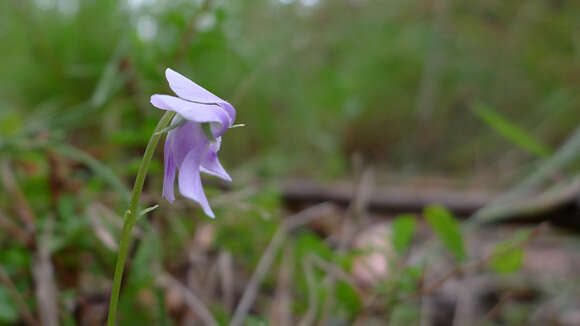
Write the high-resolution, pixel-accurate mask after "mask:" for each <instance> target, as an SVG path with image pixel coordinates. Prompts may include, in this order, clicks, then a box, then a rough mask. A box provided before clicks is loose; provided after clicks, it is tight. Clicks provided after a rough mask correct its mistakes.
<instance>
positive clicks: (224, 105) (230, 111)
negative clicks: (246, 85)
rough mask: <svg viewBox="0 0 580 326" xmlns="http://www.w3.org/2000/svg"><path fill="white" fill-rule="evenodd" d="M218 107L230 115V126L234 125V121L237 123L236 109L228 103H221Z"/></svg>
mask: <svg viewBox="0 0 580 326" xmlns="http://www.w3.org/2000/svg"><path fill="white" fill-rule="evenodd" d="M218 105H219V106H220V107H221V108H222V109H224V110H225V111H226V112H227V113H228V116H229V117H230V126H231V125H233V124H234V121H236V109H235V108H234V107H233V105H231V104H230V103H228V102H220V103H218Z"/></svg>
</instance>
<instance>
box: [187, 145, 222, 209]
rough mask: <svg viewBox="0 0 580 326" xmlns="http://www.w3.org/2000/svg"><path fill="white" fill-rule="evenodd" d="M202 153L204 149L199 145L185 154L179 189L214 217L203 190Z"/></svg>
mask: <svg viewBox="0 0 580 326" xmlns="http://www.w3.org/2000/svg"><path fill="white" fill-rule="evenodd" d="M202 154H203V149H201V150H200V148H199V147H196V148H194V149H192V150H191V151H190V152H189V153H188V154H187V155H186V156H185V159H184V160H183V163H182V164H181V168H180V169H179V178H178V183H179V191H180V192H181V194H182V195H183V196H185V197H187V198H189V199H191V200H194V201H196V202H197V203H198V204H199V205H200V206H201V208H202V209H203V212H204V213H205V214H206V215H207V216H209V217H211V218H213V217H215V215H214V213H213V211H212V209H211V207H210V206H209V203H208V201H207V198H206V196H205V193H204V191H203V186H202V184H201V176H200V174H199V173H200V163H201V155H202Z"/></svg>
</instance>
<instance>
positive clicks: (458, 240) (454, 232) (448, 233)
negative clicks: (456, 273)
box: [423, 205, 466, 262]
mask: <svg viewBox="0 0 580 326" xmlns="http://www.w3.org/2000/svg"><path fill="white" fill-rule="evenodd" d="M423 214H424V215H425V218H426V219H427V222H428V223H429V225H430V226H431V228H433V230H435V233H437V236H438V237H439V239H441V242H443V244H444V245H445V247H446V248H447V250H449V251H450V252H451V253H452V254H453V255H454V256H455V258H456V259H457V260H458V261H459V262H461V261H463V260H464V259H465V257H466V253H465V247H464V245H463V237H462V235H461V231H460V229H459V225H458V224H457V221H456V220H455V218H454V217H453V215H452V214H451V212H449V210H447V209H446V208H445V207H443V206H439V205H431V206H428V207H427V208H425V211H424V212H423Z"/></svg>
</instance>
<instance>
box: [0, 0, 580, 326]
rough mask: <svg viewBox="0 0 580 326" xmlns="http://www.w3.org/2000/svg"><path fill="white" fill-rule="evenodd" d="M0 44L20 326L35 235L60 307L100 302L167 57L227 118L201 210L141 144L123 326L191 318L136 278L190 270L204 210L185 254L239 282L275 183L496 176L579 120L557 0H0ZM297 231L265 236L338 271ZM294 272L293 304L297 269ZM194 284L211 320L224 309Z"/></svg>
mask: <svg viewBox="0 0 580 326" xmlns="http://www.w3.org/2000/svg"><path fill="white" fill-rule="evenodd" d="M0 44H1V45H0V49H1V51H0V72H1V73H0V163H1V164H2V175H3V180H4V181H3V183H2V186H1V187H0V189H1V192H0V217H2V218H1V220H2V225H3V227H2V229H3V230H0V231H1V232H2V234H3V235H2V239H1V240H2V241H1V251H0V264H1V265H2V270H3V271H1V272H2V273H0V274H2V275H4V276H3V277H2V278H3V279H4V280H5V281H6V280H9V281H10V280H11V281H10V282H5V281H2V284H3V287H1V288H0V323H5V324H7V325H11V324H26V325H27V324H30V323H29V322H28V321H27V319H26V318H24V319H23V318H22V316H23V315H25V314H26V310H27V309H25V308H23V307H28V309H29V310H30V311H31V314H32V318H33V319H37V318H40V319H41V320H42V318H43V316H45V314H43V313H39V315H37V313H36V311H37V309H39V303H38V301H37V300H36V299H35V289H36V290H37V288H36V287H35V284H36V283H37V280H36V281H35V277H34V273H32V272H31V270H35V266H38V264H39V261H38V260H39V258H38V257H37V255H40V254H39V253H37V251H36V248H38V247H43V246H44V245H46V246H48V248H50V250H49V251H50V253H49V254H50V255H51V257H52V258H51V261H52V263H53V264H54V266H53V267H54V271H55V275H56V276H55V278H56V281H55V283H56V284H57V286H56V287H57V288H58V290H59V291H58V293H59V294H58V300H57V302H58V307H59V308H60V311H61V312H60V313H59V314H58V316H59V317H58V318H59V320H60V323H61V324H67V325H75V324H79V325H93V324H91V323H90V322H89V321H86V318H88V317H86V316H93V315H97V316H102V315H103V314H104V311H103V310H102V307H103V303H106V295H107V288H108V286H110V283H108V282H110V278H111V277H112V270H113V269H112V266H113V263H114V246H115V243H116V242H115V241H116V240H115V239H116V236H117V235H118V234H119V229H118V228H119V226H118V222H119V221H118V217H117V215H119V214H120V213H121V212H123V211H124V209H125V207H126V200H125V199H126V196H127V193H128V191H129V190H128V189H129V187H130V185H131V184H132V182H133V179H134V177H135V173H136V169H137V167H138V164H139V160H140V158H141V155H142V153H143V150H144V147H145V145H146V144H147V141H148V139H149V137H150V135H151V132H152V130H153V128H154V127H155V124H156V123H157V121H158V119H159V117H160V115H161V114H160V111H159V110H157V109H155V108H153V107H152V106H151V105H150V104H149V96H150V95H152V94H154V93H169V89H168V87H167V83H166V81H165V78H164V73H163V72H164V70H165V68H166V67H171V68H172V69H174V70H176V71H178V72H180V73H182V74H184V75H185V76H188V77H189V78H191V79H192V80H194V81H195V82H197V83H199V84H200V85H203V86H204V87H205V88H207V89H209V90H211V91H212V92H214V93H215V94H217V95H218V96H220V97H222V98H224V99H227V100H228V101H230V102H231V103H232V104H233V105H234V106H235V107H236V109H237V110H238V116H237V121H236V122H237V123H244V124H245V125H246V126H245V127H244V128H237V129H232V130H230V131H228V133H227V134H226V135H225V136H224V137H223V146H222V149H221V152H220V159H221V161H222V164H223V165H224V166H225V167H226V169H228V170H229V171H230V172H231V174H232V176H233V178H234V183H233V185H232V188H231V189H229V191H228V192H225V193H224V192H223V191H222V190H220V189H223V185H221V184H220V183H217V182H216V181H215V180H213V179H207V180H205V182H206V184H207V185H208V187H207V189H206V190H207V192H208V196H209V198H210V203H212V205H213V206H215V208H216V211H217V215H218V217H217V219H216V220H215V221H208V220H207V219H206V218H205V217H204V216H203V215H202V214H200V211H199V210H198V208H197V207H196V206H195V205H193V204H191V203H189V202H186V200H185V199H183V198H180V199H178V203H177V204H176V205H174V206H172V207H170V206H169V205H168V204H167V203H165V202H164V201H162V200H161V198H160V197H161V196H160V195H161V183H162V168H163V167H162V157H161V155H158V156H157V158H156V159H155V160H154V162H153V164H152V167H151V173H150V175H149V178H148V183H147V185H146V191H145V194H144V198H143V200H142V203H143V205H144V206H145V205H148V204H151V205H153V204H159V205H161V207H160V208H158V209H157V210H156V211H154V212H153V213H152V215H151V216H150V218H149V219H148V222H149V223H147V221H145V222H143V223H142V225H141V232H142V234H141V236H140V237H141V240H140V241H139V242H138V245H136V246H135V252H134V259H133V263H132V264H133V268H131V269H130V272H129V273H130V276H129V277H128V281H127V282H128V284H127V286H126V288H125V289H124V291H125V292H123V295H122V298H123V299H122V302H123V304H124V306H123V307H121V313H120V314H121V316H122V318H123V319H122V322H121V324H123V325H143V324H160V325H161V324H165V325H173V324H175V325H181V324H184V325H185V324H187V323H186V321H183V320H184V319H186V318H189V317H187V316H186V317H179V318H181V319H179V318H177V317H175V316H176V315H178V314H177V313H176V312H175V311H171V309H170V308H167V309H169V311H166V310H167V309H166V308H165V307H167V306H170V304H169V303H167V300H169V299H168V296H170V295H169V294H167V293H165V292H163V291H162V290H160V289H159V287H158V286H157V285H156V284H157V283H156V282H155V275H156V273H157V272H158V269H160V268H161V269H167V270H169V271H171V272H172V273H173V274H176V275H179V276H180V277H185V276H184V275H183V274H184V273H185V272H184V270H185V267H184V266H185V265H188V264H189V265H188V266H190V265H192V264H193V266H198V267H197V268H198V269H199V268H200V267H199V266H204V265H203V264H201V265H199V264H200V263H199V261H194V262H192V261H191V257H189V256H191V255H192V254H191V251H192V250H193V249H191V245H192V243H195V244H197V245H199V241H202V240H199V239H198V238H199V237H202V239H203V234H202V233H200V232H202V231H203V230H205V229H204V227H209V226H207V225H212V226H211V227H210V228H211V231H207V232H210V235H207V236H208V237H210V238H211V239H212V241H211V243H212V244H211V245H209V244H208V245H206V246H207V247H204V249H203V250H202V249H199V250H200V252H202V251H203V255H202V256H203V257H205V259H209V260H210V261H213V260H212V259H214V260H216V259H217V257H222V255H221V254H220V253H224V252H225V253H227V255H228V257H230V256H229V255H233V257H234V262H235V264H236V266H238V267H240V269H241V270H243V271H244V272H241V274H242V275H241V276H239V277H238V275H237V274H236V279H240V280H247V278H248V277H249V275H250V273H251V271H252V269H253V267H254V266H255V264H256V263H257V261H258V259H259V258H260V255H261V253H262V251H263V249H264V248H265V246H266V245H267V243H268V242H269V239H270V237H271V236H272V234H273V232H274V231H275V229H276V227H277V225H279V222H280V218H281V216H283V215H284V214H285V213H284V212H286V211H288V207H286V206H285V205H284V200H283V199H284V198H283V193H281V191H280V188H279V185H280V183H282V182H283V181H284V180H287V179H289V178H298V177H299V178H306V179H309V180H315V181H317V182H334V181H342V180H351V179H352V175H353V174H356V170H357V167H356V164H357V163H356V162H359V161H360V162H363V163H362V164H363V166H365V167H372V168H373V169H374V171H375V177H376V180H378V183H379V184H381V182H383V183H384V182H386V181H385V180H391V179H392V177H393V176H396V178H397V179H398V180H399V182H401V180H403V181H404V180H406V179H407V178H417V177H421V176H437V177H444V178H448V179H452V180H454V182H456V181H457V180H459V181H460V182H462V183H467V184H477V185H478V187H483V188H487V187H489V188H493V189H500V190H504V189H507V187H508V186H509V185H511V184H513V183H514V182H515V181H517V180H519V179H521V178H522V177H523V176H525V175H527V174H528V173H530V172H533V171H534V170H535V169H536V167H537V166H536V165H535V164H534V162H536V160H537V159H541V158H549V157H550V156H551V155H552V153H554V152H555V151H556V150H557V149H558V147H559V146H560V145H561V144H562V143H564V142H565V141H566V140H567V139H568V137H569V136H570V135H571V134H572V133H573V131H574V129H575V128H576V127H577V126H578V124H579V122H580V115H579V114H580V101H579V98H578V97H579V94H580V2H578V1H574V0H526V1H523V0H522V1H520V0H513V1H500V0H485V1H483V0H482V1H459V0H413V1H402V0H255V1H223V0H207V1H204V0H198V1H178V0H175V1H171V0H127V1H112V0H34V1H32V0H2V1H0ZM158 154H160V152H158ZM353 158H354V159H353ZM576 161H577V160H576ZM575 167H576V168H577V162H576V165H574V164H572V170H573V171H576V170H577V169H574V168H575ZM353 171H354V172H353ZM148 206H150V205H148ZM95 216H97V217H99V216H100V217H102V216H109V218H108V219H107V218H102V219H101V218H100V217H99V218H97V217H95ZM27 217H28V218H29V219H27ZM145 220H146V219H145ZM27 221H28V222H27ZM7 223H8V224H11V223H12V224H14V225H13V226H14V228H12V227H11V226H7V225H8V224H7ZM21 223H24V224H25V225H24V226H22V225H20V224H21ZM26 223H31V224H26ZM19 227H20V229H23V231H22V234H21V235H20V236H15V235H14V234H15V233H14V232H16V234H17V233H18V229H19ZM13 229H14V230H16V231H14V230H13ZM47 230H48V231H47ZM47 232H48V233H50V234H51V235H50V236H48V239H49V240H47V241H48V244H44V245H43V242H42V241H44V240H42V239H44V237H42V236H41V235H42V234H44V233H47ZM317 232H318V231H316V230H314V231H312V230H311V231H308V230H304V231H301V232H300V234H299V235H297V236H296V237H295V239H294V240H295V241H293V242H292V245H289V244H287V245H285V247H293V248H294V249H293V251H294V253H295V256H296V257H295V260H296V261H299V260H300V259H301V257H303V256H302V255H306V254H305V253H304V252H308V251H314V252H317V253H318V254H319V255H321V256H323V257H325V258H326V259H328V260H331V261H334V262H336V263H337V264H339V265H341V266H343V268H345V269H351V267H349V266H350V261H351V260H352V259H353V258H352V257H351V256H354V253H351V252H350V251H349V250H346V251H345V250H344V248H342V249H340V248H337V247H336V246H333V245H329V244H328V241H326V240H325V238H324V236H323V235H321V234H320V233H317ZM30 234H33V236H30ZM200 234H202V235H200ZM31 237H32V238H33V239H32V240H31ZM107 239H108V240H107ZM192 239H193V240H192ZM196 239H197V240H196ZM107 241H109V242H107ZM202 242H203V241H202ZM194 247H195V246H194ZM355 251H356V250H355ZM345 252H346V253H345ZM353 252H354V251H353ZM188 255H189V256H188ZM200 255H201V254H200ZM288 255H290V256H292V255H294V254H288ZM188 257H189V258H188ZM208 257H210V258H208ZM279 263H280V262H279V261H278V260H277V261H276V266H278V264H279ZM196 264H198V265H196ZM296 264H297V266H298V267H297V268H299V266H300V263H296ZM160 265H161V266H163V267H159V266H160ZM151 266H156V267H151ZM208 266H209V265H208ZM155 271H157V272H155ZM194 272H195V271H194ZM194 272H192V273H193V274H195V273H194ZM197 272H199V271H197ZM199 273H201V272H199ZM199 273H198V274H199ZM208 273H209V272H208ZM414 273H415V272H414V271H408V273H407V272H405V273H404V275H406V276H405V277H407V278H411V279H413V280H409V279H407V278H406V279H405V280H406V281H405V282H411V283H413V282H417V284H418V282H419V281H418V279H419V278H418V277H417V278H413V277H414V275H415V274H416V273H415V274H414ZM210 274H211V273H210ZM419 274H420V273H419ZM203 275H205V274H203ZM0 276H1V275H0ZM190 277H191V278H193V279H195V276H190ZM203 277H207V275H205V276H203ZM203 277H202V276H199V275H198V278H201V279H203V280H205V279H204V278H203ZM269 277H270V278H268V279H267V280H266V284H265V286H268V288H269V289H274V288H275V287H276V282H277V278H276V275H274V274H273V275H271V276H269ZM296 277H297V278H298V279H297V281H296V282H298V283H299V284H300V286H299V287H298V288H297V290H296V292H297V293H296V294H295V295H296V296H297V297H300V298H303V299H302V301H301V300H297V302H295V303H294V306H293V310H292V311H294V312H295V313H296V315H297V316H299V315H301V314H302V313H304V312H305V311H306V309H307V307H308V305H307V304H306V299H305V298H306V297H307V292H308V291H307V287H308V280H307V279H305V276H304V275H302V274H301V275H300V276H296ZM319 277H322V276H319ZM198 282H201V283H203V282H204V281H199V279H198ZM240 282H241V281H240ZM268 282H270V283H268ZM10 284H12V285H13V286H14V287H15V289H16V290H17V291H16V292H20V294H21V299H22V301H23V303H22V304H20V303H19V301H18V300H15V299H14V296H13V295H14V293H13V292H14V291H12V289H11V285H10ZM243 284H245V283H240V284H237V283H236V286H235V290H232V291H233V292H234V293H235V294H234V295H233V296H234V297H236V298H237V297H238V295H239V293H241V292H242V291H241V290H243ZM340 284H341V286H345V287H346V289H345V288H341V287H339V296H338V298H337V299H335V301H339V302H338V303H336V307H335V306H332V307H335V308H336V309H338V310H339V311H341V314H339V315H337V316H338V317H337V319H340V320H342V321H343V323H342V324H341V323H338V324H336V325H347V324H350V323H351V322H353V320H355V319H356V318H357V316H361V315H365V314H366V312H365V311H366V310H365V308H364V307H362V306H361V303H360V302H361V300H362V299H361V298H360V296H357V295H356V293H354V290H353V289H352V288H351V287H348V285H345V284H343V283H340ZM389 284H390V283H389ZM194 287H195V286H194ZM240 288H241V289H240ZM389 289H391V288H389ZM383 290H384V289H383ZM391 290H392V289H391ZM391 290H389V291H391ZM272 291H273V290H272ZM325 291H330V290H328V289H320V290H319V292H321V293H320V296H321V301H325V300H324V298H326V297H325V295H327V294H328V292H325ZM385 291H386V290H385ZM202 292H203V291H202ZM266 292H268V291H266ZM371 292H372V291H371ZM208 293H210V294H205V295H204V298H205V299H207V300H209V301H210V303H208V304H209V305H210V309H211V310H212V312H213V313H214V314H215V315H216V316H217V317H216V318H218V320H219V322H220V323H224V324H225V323H227V321H228V320H229V319H230V318H231V315H232V311H231V310H232V308H231V307H227V304H226V303H224V301H223V300H222V298H221V297H220V296H219V295H217V294H212V293H213V292H212V291H210V290H208ZM379 293H384V292H381V291H379ZM389 293H391V292H389ZM263 295H264V297H260V298H261V299H260V300H261V301H260V300H258V301H259V302H261V304H262V305H263V304H264V302H263V301H264V300H267V299H265V298H267V297H268V294H267V293H266V294H263ZM91 300H92V301H91ZM236 300H237V299H236ZM93 301H94V302H93ZM157 301H161V303H160V304H157V303H156V302H157ZM234 301H235V300H234ZM95 302H96V303H95ZM262 305H259V307H263V306H262ZM385 305H386V306H388V307H390V308H388V309H386V308H385V312H384V314H383V315H381V316H382V317H381V318H383V319H384V320H393V319H392V318H395V317H392V316H398V317H396V318H399V319H400V320H403V322H402V323H403V324H407V325H410V324H412V323H413V322H414V321H409V322H408V323H406V322H404V321H405V320H407V319H405V318H407V317H409V316H413V315H415V314H418V312H417V310H413V309H415V308H413V307H414V306H411V308H409V307H407V306H404V307H403V308H404V309H403V310H402V312H400V311H399V310H396V313H393V310H392V309H394V308H393V307H395V308H396V307H399V306H397V304H394V303H392V302H389V303H388V304H387V303H385ZM94 306H96V307H97V308H94ZM135 307H149V308H150V309H146V310H142V309H141V310H139V309H135ZM337 307H338V308H337ZM407 308H408V309H407ZM83 309H85V310H87V309H88V310H90V309H93V310H95V309H96V312H95V311H93V310H90V311H89V312H87V311H85V310H83ZM99 309H101V310H99ZM329 309H332V308H329ZM405 309H407V310H405ZM417 309H418V308H417ZM265 311H267V309H265V308H264V309H262V308H256V309H254V310H252V318H253V319H251V320H249V321H248V323H249V324H252V323H253V324H252V325H254V324H255V325H261V324H264V323H266V322H267V320H270V324H272V325H277V324H278V323H277V322H272V318H270V317H268V316H269V315H268V313H267V312H265ZM320 311H323V309H322V308H321V309H320ZM320 311H319V312H318V314H320V313H321V312H320ZM363 312H365V313H363ZM183 314H184V313H183V312H181V315H183ZM181 315H179V316H181ZM79 316H80V317H79ZM401 316H402V317H401ZM190 317H191V316H190ZM83 318H85V319H83ZM191 318H193V317H191ZM389 318H391V319H389ZM254 319H255V320H254ZM399 319H397V320H399ZM193 320H194V322H195V320H196V319H195V318H193ZM379 320H380V319H379ZM198 322H199V321H198ZM393 324H395V322H393ZM513 324H514V325H517V323H513ZM524 324H525V323H524ZM94 325H99V321H96V322H95V323H94ZM187 325H189V324H187ZM332 325H334V324H332Z"/></svg>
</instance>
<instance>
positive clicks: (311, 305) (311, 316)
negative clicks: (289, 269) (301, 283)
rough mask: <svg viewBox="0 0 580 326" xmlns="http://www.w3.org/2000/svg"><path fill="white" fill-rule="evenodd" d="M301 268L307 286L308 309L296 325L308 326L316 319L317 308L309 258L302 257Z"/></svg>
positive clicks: (316, 297)
mask: <svg viewBox="0 0 580 326" xmlns="http://www.w3.org/2000/svg"><path fill="white" fill-rule="evenodd" d="M302 269H303V270H304V276H305V277H306V284H307V286H308V310H307V311H306V314H305V315H304V317H303V318H302V320H300V323H299V324H298V325H299V326H310V325H313V324H314V322H315V321H316V311H317V309H318V294H317V287H316V280H315V279H314V271H313V270H312V261H311V260H310V259H304V260H303V261H302Z"/></svg>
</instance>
